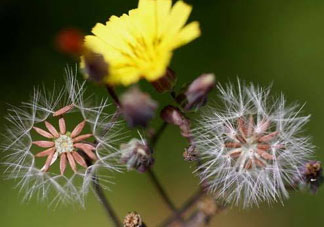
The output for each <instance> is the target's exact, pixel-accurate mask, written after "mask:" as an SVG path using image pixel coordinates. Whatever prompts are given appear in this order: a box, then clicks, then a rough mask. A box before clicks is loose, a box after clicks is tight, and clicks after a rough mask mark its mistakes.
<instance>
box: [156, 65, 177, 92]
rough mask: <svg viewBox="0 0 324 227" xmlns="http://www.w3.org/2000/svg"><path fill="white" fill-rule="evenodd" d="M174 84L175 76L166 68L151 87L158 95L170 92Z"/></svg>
mask: <svg viewBox="0 0 324 227" xmlns="http://www.w3.org/2000/svg"><path fill="white" fill-rule="evenodd" d="M175 83H176V75H175V72H174V71H173V70H172V69H170V68H168V69H167V70H166V72H165V74H164V75H163V76H162V77H160V78H159V79H157V80H155V81H153V82H151V84H152V85H153V87H154V88H155V89H156V90H157V91H158V92H160V93H162V92H166V91H170V90H172V88H173V87H174V85H175Z"/></svg>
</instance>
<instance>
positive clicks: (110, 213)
mask: <svg viewBox="0 0 324 227" xmlns="http://www.w3.org/2000/svg"><path fill="white" fill-rule="evenodd" d="M93 177H94V180H93V181H92V184H93V188H94V190H95V192H96V194H97V197H98V199H99V201H100V202H101V203H102V205H103V207H104V208H105V210H106V212H107V215H108V217H110V218H111V220H112V221H113V223H114V225H115V226H116V227H122V224H121V222H120V220H119V218H118V217H117V215H116V213H115V211H114V210H113V208H112V206H111V205H110V204H109V202H108V200H107V198H106V197H105V194H104V192H103V189H102V187H101V186H100V184H99V179H98V178H97V176H95V175H94V176H93Z"/></svg>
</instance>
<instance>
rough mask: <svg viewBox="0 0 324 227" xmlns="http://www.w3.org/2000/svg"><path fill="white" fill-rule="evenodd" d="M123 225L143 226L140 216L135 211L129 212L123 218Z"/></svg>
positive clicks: (126, 226) (127, 226)
mask: <svg viewBox="0 0 324 227" xmlns="http://www.w3.org/2000/svg"><path fill="white" fill-rule="evenodd" d="M124 227H144V224H143V222H142V218H141V216H140V215H139V214H138V213H136V212H130V213H128V214H127V215H126V217H125V218H124Z"/></svg>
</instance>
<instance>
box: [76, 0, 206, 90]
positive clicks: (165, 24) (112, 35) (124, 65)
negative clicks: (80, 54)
mask: <svg viewBox="0 0 324 227" xmlns="http://www.w3.org/2000/svg"><path fill="white" fill-rule="evenodd" d="M191 10H192V7H191V6H189V5H187V4H186V3H184V2H183V1H178V2H177V3H176V4H175V5H174V6H173V7H172V1H171V0H140V1H139V4H138V8H137V9H133V10H130V11H129V12H128V15H127V14H124V15H122V16H121V17H116V16H112V17H110V19H109V21H107V23H106V24H96V26H95V27H94V28H93V30H92V33H93V35H91V36H87V37H86V38H85V47H86V48H87V49H89V50H91V51H93V52H95V53H98V54H101V55H103V57H104V59H105V61H107V63H108V65H109V75H107V77H106V79H105V82H106V83H108V84H110V85H118V84H122V85H125V86H127V85H130V84H132V83H136V82H137V81H139V80H140V79H142V78H145V79H147V80H149V81H154V80H157V79H159V78H160V77H161V76H163V75H164V73H165V71H166V69H167V67H168V66H169V64H170V61H171V58H172V52H173V50H174V49H176V48H178V47H180V46H182V45H184V44H186V43H188V42H190V41H192V40H194V39H195V38H197V37H198V36H199V35H200V29H199V24H198V22H193V23H191V24H189V25H187V26H185V24H186V21H187V20H188V18H189V16H190V13H191ZM81 65H82V67H85V66H84V62H82V64H81Z"/></svg>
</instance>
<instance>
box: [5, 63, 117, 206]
mask: <svg viewBox="0 0 324 227" xmlns="http://www.w3.org/2000/svg"><path fill="white" fill-rule="evenodd" d="M67 74H68V79H67V83H66V87H65V88H63V89H61V90H60V91H59V92H57V93H55V92H54V93H48V92H47V90H44V91H43V92H42V91H40V90H35V92H34V95H33V98H32V101H31V102H30V103H22V106H21V107H20V108H18V107H13V108H12V109H11V110H10V112H9V116H8V117H7V119H8V121H9V127H8V128H7V131H6V133H4V141H5V142H4V143H3V144H2V145H1V149H2V150H3V152H4V156H5V162H4V164H5V165H6V167H7V168H6V173H7V174H8V177H9V178H11V179H17V180H19V184H18V185H19V186H20V187H21V188H22V189H24V190H25V192H26V193H25V197H24V198H25V199H29V198H31V197H32V196H33V195H36V196H37V197H38V198H39V199H42V200H47V199H50V198H51V197H52V195H53V196H54V198H53V200H52V201H51V204H58V203H59V202H72V201H77V202H79V203H81V205H83V202H84V195H85V194H86V193H87V192H88V189H89V185H90V183H91V182H92V181H93V180H94V177H93V175H94V174H96V175H97V176H99V177H100V180H101V182H109V179H108V178H107V177H101V175H98V170H99V169H107V170H114V171H118V164H117V161H118V150H117V149H115V148H114V142H116V141H117V139H120V138H117V137H118V136H120V133H118V132H119V130H120V128H119V129H118V130H116V129H115V124H117V123H116V122H112V121H110V119H111V117H110V115H109V114H107V113H105V112H104V111H105V110H106V108H107V107H108V104H107V101H106V100H104V101H102V102H101V103H100V105H98V106H92V105H91V104H90V103H89V102H88V101H89V100H85V99H84V97H85V94H84V93H85V84H84V83H83V84H79V83H78V82H77V81H76V78H75V76H74V75H73V72H72V71H70V70H69V69H68V70H67ZM68 166H69V167H70V168H68ZM53 192H54V193H53Z"/></svg>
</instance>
